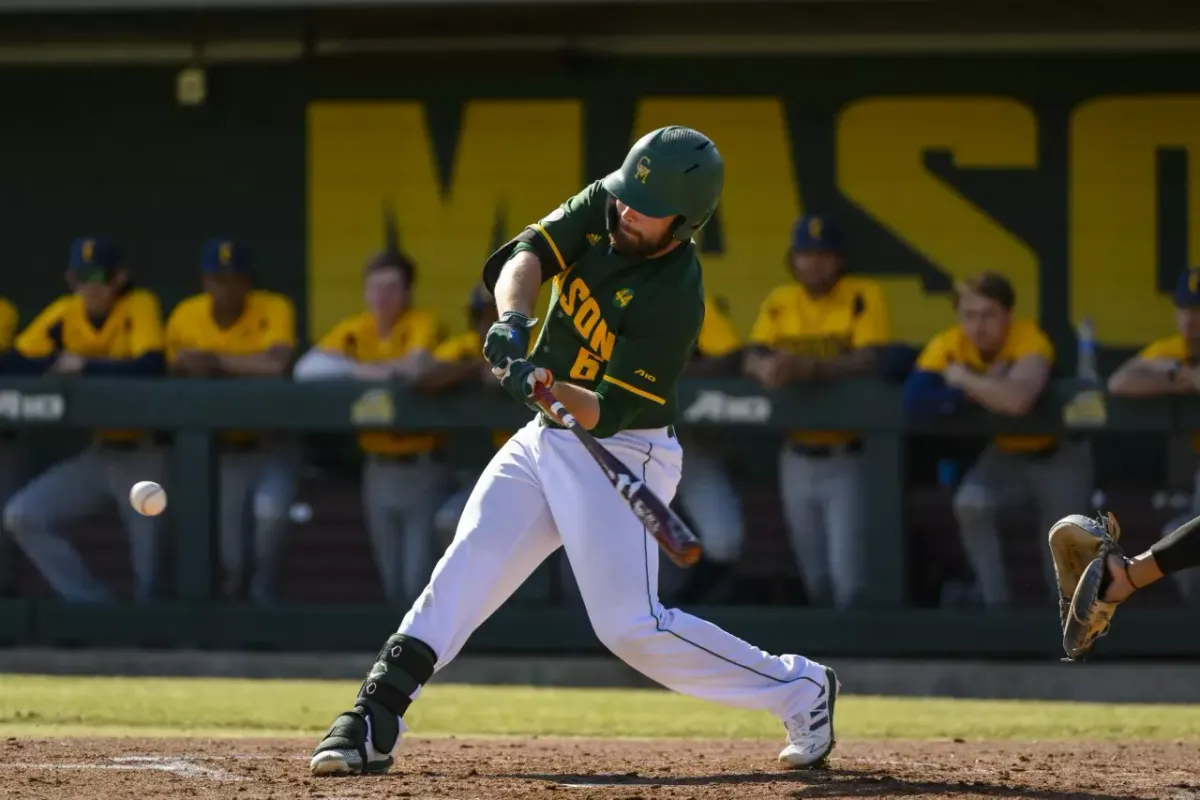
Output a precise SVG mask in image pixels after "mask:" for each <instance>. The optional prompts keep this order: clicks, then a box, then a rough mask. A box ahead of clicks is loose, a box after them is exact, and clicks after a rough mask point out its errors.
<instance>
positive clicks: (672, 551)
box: [533, 383, 701, 568]
mask: <svg viewBox="0 0 1200 800" xmlns="http://www.w3.org/2000/svg"><path fill="white" fill-rule="evenodd" d="M533 396H534V399H535V400H536V401H537V403H538V405H539V406H541V407H542V409H543V410H544V411H546V412H547V413H549V414H551V415H552V416H553V417H554V418H555V419H557V420H558V421H559V422H561V423H562V425H563V426H564V427H565V428H566V429H567V430H569V431H571V433H573V434H575V438H577V439H578V440H579V442H580V444H582V445H583V448H584V449H585V450H587V451H588V453H590V454H591V456H592V458H594V459H595V460H596V463H597V464H599V465H600V469H602V470H604V474H605V475H607V476H608V482H609V483H611V484H612V485H613V488H614V489H616V490H617V492H618V493H619V494H620V495H621V497H622V498H624V500H625V502H626V503H628V504H629V508H630V509H631V510H632V511H633V513H634V515H635V516H636V517H637V518H638V519H639V520H641V521H642V524H643V525H644V526H646V530H647V531H649V533H650V535H651V536H653V537H654V538H655V540H656V541H657V542H658V545H659V547H660V548H662V551H663V552H664V553H666V554H667V557H668V558H670V559H671V560H672V561H673V562H675V563H676V564H678V565H679V566H681V567H685V568H686V567H690V566H692V565H693V564H695V563H696V562H697V561H699V560H700V555H701V551H700V540H699V539H697V538H696V534H694V533H692V532H691V530H689V529H688V526H687V525H684V524H683V520H681V519H680V518H679V516H678V515H677V514H676V513H675V512H674V511H672V510H671V509H670V508H669V507H668V506H667V504H666V503H664V502H663V501H662V500H660V499H658V498H657V497H656V496H655V495H654V492H652V491H650V487H648V486H647V485H646V483H645V481H643V480H642V479H641V478H639V477H637V476H636V475H634V474H633V472H631V471H630V470H629V468H628V467H626V466H625V465H624V464H622V463H621V460H620V459H619V458H617V457H616V456H614V455H613V454H612V453H610V452H608V450H606V449H605V448H604V445H602V444H600V442H598V441H596V437H594V436H592V434H591V433H589V432H588V431H587V430H586V429H585V428H584V427H583V426H582V425H580V424H579V421H578V420H577V419H575V417H573V416H572V415H571V412H570V411H567V407H566V406H564V405H563V404H562V402H561V401H560V400H559V399H558V398H556V397H555V396H554V394H553V393H552V392H551V391H550V390H549V389H547V388H546V387H545V386H542V385H541V384H540V383H539V384H537V385H535V386H534V389H533Z"/></svg>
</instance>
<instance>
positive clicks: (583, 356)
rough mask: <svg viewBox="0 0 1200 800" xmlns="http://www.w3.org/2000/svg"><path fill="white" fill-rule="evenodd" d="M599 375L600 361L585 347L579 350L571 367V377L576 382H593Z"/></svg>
mask: <svg viewBox="0 0 1200 800" xmlns="http://www.w3.org/2000/svg"><path fill="white" fill-rule="evenodd" d="M599 374H600V360H599V358H598V357H597V356H596V354H595V353H593V352H592V351H591V350H588V349H587V348H586V347H581V348H579V355H577V356H575V363H574V364H572V365H571V377H572V378H574V379H575V380H577V381H594V380H596V377H597V376H598V375H599Z"/></svg>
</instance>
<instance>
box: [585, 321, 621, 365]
mask: <svg viewBox="0 0 1200 800" xmlns="http://www.w3.org/2000/svg"><path fill="white" fill-rule="evenodd" d="M616 343H617V337H616V334H613V333H609V332H608V323H606V322H605V321H604V320H603V319H601V320H600V322H599V323H597V324H596V329H595V330H594V331H592V338H591V341H590V342H589V344H590V345H591V346H592V350H593V351H595V352H597V353H599V354H600V359H601V360H602V361H609V360H610V359H612V351H613V345H615V344H616Z"/></svg>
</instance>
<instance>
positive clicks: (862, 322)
mask: <svg viewBox="0 0 1200 800" xmlns="http://www.w3.org/2000/svg"><path fill="white" fill-rule="evenodd" d="M890 338H891V325H890V320H889V317H888V312H887V306H886V304H885V303H884V299H883V288H882V287H881V286H880V285H879V283H878V282H877V281H873V280H871V279H869V278H860V277H857V276H853V275H846V276H844V277H842V278H841V279H839V280H838V282H837V283H836V284H834V287H833V289H832V290H830V292H829V294H827V295H825V296H824V297H812V296H811V295H809V293H808V290H807V289H805V288H804V287H803V286H802V285H801V284H799V283H792V284H788V285H786V286H780V287H779V288H777V289H775V290H774V291H773V292H771V294H769V295H767V299H766V300H764V301H763V304H762V307H761V309H760V310H759V312H758V319H756V320H755V321H754V327H753V328H752V329H751V330H750V341H751V342H752V343H754V344H762V345H766V346H768V347H772V348H776V349H779V350H783V351H785V352H788V353H792V354H794V355H803V356H812V357H815V358H834V357H836V356H839V355H842V354H844V353H848V352H850V351H852V350H858V349H860V348H863V347H873V346H877V345H883V344H887V342H888V341H889V340H890ZM791 438H792V439H793V440H794V441H797V442H800V443H802V444H806V445H810V446H814V447H820V446H829V445H836V444H845V443H849V442H853V441H855V440H857V439H858V436H857V435H856V434H854V433H850V432H847V431H794V432H793V433H792V437H791Z"/></svg>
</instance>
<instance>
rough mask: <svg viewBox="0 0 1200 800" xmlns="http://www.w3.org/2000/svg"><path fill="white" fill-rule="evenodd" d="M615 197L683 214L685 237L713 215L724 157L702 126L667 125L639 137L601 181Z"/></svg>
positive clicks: (680, 229) (646, 210)
mask: <svg viewBox="0 0 1200 800" xmlns="http://www.w3.org/2000/svg"><path fill="white" fill-rule="evenodd" d="M602 183H603V185H604V188H605V189H606V190H608V193H609V194H611V195H612V196H613V197H615V198H617V199H618V200H620V201H621V202H622V203H624V204H625V205H627V206H629V207H630V208H632V209H633V210H634V211H636V212H638V213H639V214H644V215H645V216H647V217H673V216H679V217H681V219H680V220H679V221H678V223H677V224H676V226H675V231H674V232H675V238H676V239H680V240H682V241H685V242H686V241H688V240H689V239H691V238H692V236H693V235H695V233H696V232H697V231H698V230H700V228H701V227H702V226H703V225H704V223H706V222H708V220H709V218H710V217H712V215H713V211H715V210H716V208H717V201H718V200H720V199H721V188H722V186H724V184H725V162H724V161H722V160H721V154H720V153H718V152H717V147H716V145H714V144H713V143H712V139H709V138H708V137H707V136H705V135H704V134H703V133H700V131H696V130H692V129H691V128H684V127H682V126H679V125H669V126H667V127H665V128H659V129H658V130H656V131H651V132H650V133H647V134H646V135H645V136H643V137H642V138H641V139H638V140H637V142H636V143H635V144H634V145H633V147H632V148H631V149H630V150H629V155H627V156H625V163H624V164H622V165H621V168H620V169H618V170H617V171H616V172H613V173H611V174H609V175H608V176H607V177H606V178H605V179H604V180H603V181H602Z"/></svg>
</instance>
